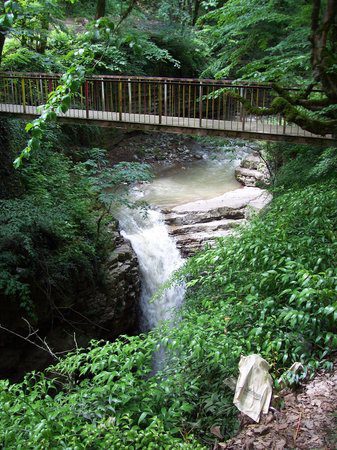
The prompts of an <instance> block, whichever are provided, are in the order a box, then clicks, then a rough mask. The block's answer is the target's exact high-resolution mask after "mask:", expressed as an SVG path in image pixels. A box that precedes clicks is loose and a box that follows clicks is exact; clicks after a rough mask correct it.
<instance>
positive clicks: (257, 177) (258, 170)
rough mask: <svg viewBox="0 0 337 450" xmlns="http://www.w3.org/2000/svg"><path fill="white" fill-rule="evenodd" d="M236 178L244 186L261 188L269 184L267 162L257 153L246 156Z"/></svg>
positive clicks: (237, 169)
mask: <svg viewBox="0 0 337 450" xmlns="http://www.w3.org/2000/svg"><path fill="white" fill-rule="evenodd" d="M235 178H236V179H237V180H238V181H239V182H240V183H241V184H242V185H243V186H258V185H259V186H261V185H266V184H268V181H269V172H268V169H267V167H266V164H265V162H264V161H263V160H262V159H261V157H260V156H259V154H258V153H257V152H253V153H251V154H249V155H248V156H246V157H245V158H244V159H243V160H242V161H241V164H240V166H239V167H237V168H236V169H235Z"/></svg>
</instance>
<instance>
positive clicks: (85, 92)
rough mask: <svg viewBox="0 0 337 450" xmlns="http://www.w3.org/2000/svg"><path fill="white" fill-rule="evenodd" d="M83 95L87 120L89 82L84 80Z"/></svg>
mask: <svg viewBox="0 0 337 450" xmlns="http://www.w3.org/2000/svg"><path fill="white" fill-rule="evenodd" d="M84 95H85V110H86V118H87V119H89V82H88V80H85V85H84Z"/></svg>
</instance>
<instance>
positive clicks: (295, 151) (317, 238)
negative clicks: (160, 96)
mask: <svg viewBox="0 0 337 450" xmlns="http://www.w3.org/2000/svg"><path fill="white" fill-rule="evenodd" d="M0 71H1V72H22V73H24V72H41V73H57V74H60V78H59V86H58V87H57V88H56V89H55V90H53V91H52V92H50V93H49V94H48V92H47V95H48V100H47V103H46V105H44V107H43V109H42V113H41V116H40V117H38V118H37V119H35V120H33V121H32V122H30V123H28V124H27V123H26V122H24V121H21V120H18V119H13V118H11V117H6V118H4V117H2V116H1V117H0V150H1V151H0V317H1V319H0V349H1V351H4V355H5V356H4V357H3V358H0V371H1V369H2V366H1V364H2V363H6V362H7V356H6V355H8V354H9V353H7V347H6V346H9V345H12V341H11V339H12V338H13V336H14V349H15V351H14V356H13V355H11V356H12V358H13V359H14V361H17V365H19V364H20V361H19V359H20V355H22V352H21V353H19V349H20V345H21V344H22V340H23V341H24V343H25V345H26V344H27V342H29V345H30V344H33V345H36V343H38V345H40V347H41V346H42V347H43V351H45V352H47V353H48V355H49V356H50V354H51V357H52V358H51V360H52V362H53V364H54V365H53V366H50V367H47V368H46V370H44V371H42V372H33V373H29V374H27V375H26V376H25V378H24V379H23V380H22V377H21V381H20V382H18V383H13V382H12V381H13V379H14V378H15V377H14V376H13V373H12V372H11V373H10V374H9V375H8V373H7V372H6V371H5V377H4V378H6V379H3V380H0V447H1V448H4V449H6V450H7V449H25V450H26V449H34V450H40V449H41V450H45V449H53V450H54V449H57V450H58V449H93V450H95V449H104V450H105V449H108V448H109V449H110V448H111V449H116V450H123V449H125V450H130V449H135V450H143V449H155V450H157V449H160V450H161V449H162V450H170V449H172V450H176V449H180V448H181V449H185V450H192V449H193V450H199V449H200V450H202V449H203V450H208V449H210V448H212V449H217V450H218V448H220V447H218V443H219V439H225V438H227V437H229V436H231V435H232V434H233V433H235V432H236V430H237V428H238V421H237V411H236V409H235V408H234V406H233V402H232V401H233V393H232V391H231V389H230V387H229V385H230V383H229V382H230V381H231V380H232V378H233V377H236V376H237V375H238V370H237V367H238V362H239V359H240V355H247V354H251V353H259V354H261V355H262V356H263V358H265V359H266V360H267V361H268V363H269V365H270V370H271V374H272V377H273V381H274V389H275V390H276V392H277V393H279V391H280V388H281V387H283V386H284V385H286V386H288V387H291V386H293V385H294V386H297V387H298V386H299V385H300V384H301V383H302V382H303V380H308V378H309V377H312V376H314V375H315V373H316V371H317V370H321V369H324V370H331V369H332V368H333V363H334V358H335V356H336V348H337V328H336V321H337V303H336V289H337V268H336V252H337V237H336V227H337V209H336V208H337V203H336V196H337V181H336V173H337V156H336V146H335V145H334V144H335V142H334V141H333V140H331V143H332V144H331V147H329V148H324V147H320V148H316V147H313V146H305V145H290V144H287V143H271V142H269V143H258V144H257V143H254V144H252V143H249V144H248V147H249V151H251V150H252V149H251V148H250V147H252V148H254V149H255V150H257V152H258V154H259V155H260V156H261V157H262V159H263V160H264V161H265V162H267V166H268V168H269V169H270V172H271V174H272V179H271V184H270V185H269V186H263V188H265V189H268V190H269V191H270V192H271V193H272V194H273V196H274V200H273V202H272V203H271V205H270V206H269V207H268V209H267V210H265V211H264V212H263V213H262V214H261V215H259V216H256V217H253V218H252V220H251V221H249V223H248V225H247V226H243V227H242V228H239V234H238V235H236V236H231V237H227V238H224V239H220V240H218V241H217V243H216V245H215V247H214V248H206V249H205V250H204V251H202V252H200V253H198V254H197V255H196V256H195V257H193V258H191V259H189V260H188V261H187V262H186V264H185V265H184V266H183V267H182V268H181V269H180V270H179V271H178V272H177V273H176V275H175V277H174V279H173V280H171V281H170V283H178V284H179V283H183V284H184V285H185V286H186V295H185V300H184V302H185V303H184V306H183V307H182V309H181V311H180V312H179V318H178V319H177V320H176V323H175V326H174V327H172V326H167V325H166V324H162V326H160V327H158V328H156V329H154V330H152V331H150V332H149V333H144V334H140V335H132V336H122V337H121V338H120V339H117V340H115V341H114V339H115V338H116V337H117V336H116V334H113V331H114V330H111V329H103V327H101V326H99V325H98V326H96V323H95V320H97V314H98V313H97V311H102V310H101V309H99V308H100V307H101V306H102V304H103V305H104V304H105V302H106V303H107V300H106V299H107V297H106V294H107V291H108V294H109V293H111V292H112V293H115V291H116V292H119V291H118V289H117V288H116V284H117V281H116V279H115V278H113V277H112V278H111V276H110V275H111V273H110V272H109V270H108V269H109V268H110V269H111V266H112V265H113V264H114V263H115V264H116V265H117V266H118V265H121V264H123V262H125V258H126V256H125V255H126V252H125V248H124V250H123V252H122V254H121V255H120V254H119V255H118V256H116V255H115V254H114V251H115V250H116V247H117V245H119V244H120V241H121V236H120V234H119V232H118V226H117V223H116V220H115V215H116V210H117V208H120V207H125V208H129V209H127V211H130V208H136V207H138V206H141V207H143V208H144V204H143V202H139V201H131V200H130V197H129V196H128V193H129V187H130V186H133V185H134V184H135V183H137V182H149V181H151V180H152V177H153V173H152V169H151V167H150V166H149V165H148V164H147V163H146V160H145V156H146V154H147V152H149V151H150V150H149V149H147V148H145V150H144V149H143V148H139V149H137V150H139V152H138V153H137V161H136V160H135V161H131V162H130V161H129V160H128V162H125V161H124V160H123V161H119V162H118V163H116V161H115V159H114V157H115V156H116V155H115V150H116V145H117V144H116V142H117V141H119V140H120V139H121V140H123V139H125V140H127V139H128V138H129V137H130V136H131V135H132V133H131V132H130V133H126V135H125V136H124V135H122V137H121V136H120V134H118V133H119V132H118V131H116V130H112V131H111V130H110V131H109V132H108V133H107V134H105V132H103V131H102V129H99V128H96V127H89V126H85V125H84V126H73V125H64V124H61V123H58V122H57V113H59V112H63V113H64V112H66V111H67V110H68V108H69V106H70V104H71V101H72V99H73V98H75V97H76V96H78V95H79V92H80V89H81V86H82V85H83V81H84V80H85V77H86V76H87V75H93V74H94V75H99V74H108V75H138V76H142V77H143V76H163V77H195V78H198V77H200V78H206V77H207V78H211V79H224V80H234V81H235V82H240V83H242V84H244V83H254V84H259V83H268V84H270V85H271V87H272V92H273V94H272V102H271V106H270V107H268V108H262V107H253V106H252V105H251V104H250V103H248V102H247V100H246V99H245V98H243V97H242V96H241V95H240V94H239V92H238V91H237V92H234V91H231V92H229V91H228V92H227V90H226V88H225V87H224V88H223V92H224V93H225V94H226V95H228V96H229V97H230V96H233V97H235V99H236V100H238V101H239V102H241V104H242V105H243V106H244V108H245V109H246V110H247V111H248V112H249V113H252V115H253V116H254V118H255V119H258V116H260V115H261V116H268V115H270V116H273V115H281V116H282V118H283V119H284V123H294V124H297V125H299V126H300V127H301V128H303V129H304V130H307V131H310V132H312V133H315V134H317V135H321V136H326V135H332V136H333V137H336V136H337V1H336V0H157V1H156V0H0ZM289 87H294V88H296V89H294V90H292V91H289V90H287V88H289ZM47 91H48V89H47ZM241 104H240V108H241ZM27 132H28V139H29V140H28V144H27V143H26V141H27ZM158 141H159V139H158ZM206 142H207V145H208V143H209V142H211V141H208V140H206ZM221 142H222V143H221V146H222V147H223V146H225V147H226V148H227V147H230V148H233V147H234V149H235V151H236V150H237V149H238V148H239V149H240V148H241V147H244V145H243V144H242V143H240V142H235V143H234V144H233V143H232V142H225V143H224V142H223V141H221ZM194 144H196V142H194ZM240 146H241V147H240ZM130 147H132V144H130ZM244 148H245V147H244ZM22 149H24V150H22ZM158 149H159V150H158ZM227 149H228V148H227ZM133 150H134V149H133ZM152 150H153V149H152ZM156 152H159V153H160V145H159V144H158V148H157V147H156V148H155V149H154V153H156ZM18 155H19V156H18ZM159 156H162V155H159ZM15 158H16V159H15ZM164 159H165V155H164ZM13 161H14V165H13ZM160 161H161V159H160V157H158V159H156V160H155V163H156V164H158V162H160ZM196 162H197V163H198V161H194V163H196ZM182 170H185V168H184V169H182ZM186 173H187V172H186ZM241 191H242V190H241ZM143 213H144V216H145V217H146V211H145V212H144V211H143ZM240 217H241V216H240ZM249 217H250V216H249ZM245 220H246V217H245V218H244V221H245ZM116 235H117V237H116ZM114 236H115V237H114ZM123 242H124V241H123ZM124 244H125V242H124ZM124 244H123V245H124ZM129 269H130V267H129ZM128 276H129V278H128V281H127V283H126V284H129V285H131V284H132V281H134V280H133V278H134V272H130V274H129V275H128ZM137 282H138V281H137ZM118 286H119V285H118ZM115 288H116V289H115ZM118 288H119V287H118ZM138 288H139V286H138ZM166 288H167V286H166V285H165V286H164V287H163V288H162V289H166ZM118 295H119V294H118ZM158 295H160V293H159V294H158ZM154 301H155V299H154ZM123 302H124V299H122V300H121V303H123ZM117 303H118V302H117ZM123 307H125V304H122V305H120V304H117V306H116V305H115V304H114V308H115V309H113V311H112V312H111V311H110V313H111V316H113V318H115V315H116V314H117V317H119V316H118V313H119V311H120V310H119V308H120V309H123ZM96 308H98V309H96ZM89 310H90V311H89ZM103 310H104V309H103ZM104 311H105V310H104ZM95 314H96V316H95ZM128 314H129V311H128V310H127V314H126V315H128ZM129 315H130V314H129ZM22 318H23V319H24V320H23V319H22ZM6 320H7V322H4V321H6ZM23 321H24V323H23ZM27 323H28V324H29V334H28V338H29V339H28V338H27V337H25V336H24V332H25V331H26V325H27ZM60 324H61V325H62V327H65V329H66V331H67V333H68V334H67V336H68V337H69V336H70V337H71V338H73V337H74V339H73V340H72V343H73V341H74V342H75V344H76V345H75V346H74V347H72V348H73V349H74V350H73V351H72V352H71V353H70V354H68V355H67V356H66V355H65V353H66V352H65V350H69V347H67V348H65V347H64V348H62V351H61V355H59V354H57V355H56V354H55V353H53V352H51V349H50V348H49V347H48V343H46V341H44V339H43V338H41V339H39V334H38V332H37V329H38V328H39V329H40V330H41V333H47V332H48V330H49V331H50V329H52V330H53V327H54V326H55V327H57V326H59V325H60ZM83 324H84V325H83ZM88 324H89V325H88ZM110 325H111V323H110V322H109V326H110ZM69 326H70V328H69ZM67 327H68V328H67ZM81 327H84V328H85V332H87V329H88V327H89V330H90V333H92V330H93V329H94V330H95V334H91V335H90V336H91V337H90V336H89V338H87V339H86V340H83V347H85V346H86V345H87V346H88V347H86V348H85V349H82V348H80V347H81V346H82V342H80V343H79V345H78V343H77V341H76V336H77V333H78V331H79V330H80V333H79V334H80V335H81V332H82V331H83V328H81ZM69 330H70V331H69ZM97 330H98V331H97ZM122 330H123V333H124V332H127V333H129V331H130V329H129V328H127V327H126V326H125V327H124V328H122ZM131 331H132V333H134V332H135V330H134V329H132V330H131ZM90 333H89V334H90ZM132 333H131V332H130V334H132ZM75 335H76V336H75ZM120 335H121V332H119V333H118V336H120ZM92 337H95V339H96V340H94V341H92V342H91V344H90V345H89V341H90V339H91V338H92ZM27 339H28V340H27ZM99 339H103V341H100V340H99ZM67 342H68V341H67ZM9 343H10V344H9ZM24 348H27V347H24ZM29 348H30V347H29ZM162 349H165V351H166V352H167V353H166V354H165V355H164V356H165V358H164V364H163V365H162V366H161V367H160V370H157V371H154V370H153V355H154V353H155V352H159V353H160V351H161V350H162ZM23 351H25V350H23ZM164 353H165V352H164ZM18 355H19V356H18ZM15 358H16V359H15ZM8 359H9V360H10V358H8ZM9 362H12V361H9ZM299 362H300V363H301V370H300V372H299V373H293V372H291V371H289V368H290V367H291V366H292V365H293V364H294V363H299ZM12 366H13V365H12ZM14 366H15V364H14ZM46 366H47V365H45V366H44V367H46ZM11 370H12V369H11ZM7 375H8V376H7ZM16 375H17V374H16V373H15V376H16ZM21 375H22V374H21ZM10 377H11V378H12V380H11V381H9V378H10ZM7 378H8V379H7ZM19 378H20V377H19ZM17 379H18V378H15V380H17ZM276 398H278V397H277V396H276ZM280 403H281V402H279V403H276V407H277V408H280V407H281V405H280ZM298 426H299V425H298ZM214 431H215V433H214ZM219 445H220V444H219Z"/></svg>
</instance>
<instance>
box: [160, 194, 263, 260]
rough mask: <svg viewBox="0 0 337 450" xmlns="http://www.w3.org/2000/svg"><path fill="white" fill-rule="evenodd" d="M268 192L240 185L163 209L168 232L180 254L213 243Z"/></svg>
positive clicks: (244, 218)
mask: <svg viewBox="0 0 337 450" xmlns="http://www.w3.org/2000/svg"><path fill="white" fill-rule="evenodd" d="M271 199H272V196H271V194H270V193H269V192H268V191H266V190H265V189H260V188H257V187H243V188H241V189H236V190H234V191H231V192H226V193H225V194H223V195H221V196H219V197H215V198H212V199H210V200H198V201H196V202H191V203H186V204H184V205H180V206H176V207H175V208H173V209H172V210H166V211H163V212H164V215H165V222H166V224H167V225H168V226H169V232H170V234H171V235H172V236H173V237H174V238H175V240H176V243H177V247H178V248H179V250H180V252H181V254H182V256H183V257H188V256H191V255H193V254H194V253H196V252H197V251H199V250H201V249H202V248H204V247H205V246H206V245H210V246H212V245H214V244H215V242H216V240H217V238H221V237H225V236H229V235H231V234H233V232H234V230H235V229H236V228H237V227H238V226H240V225H242V224H244V223H245V222H246V221H247V219H249V218H250V217H251V215H252V214H253V213H255V212H258V211H260V210H261V209H262V208H264V207H265V206H266V205H268V203H269V202H270V201H271Z"/></svg>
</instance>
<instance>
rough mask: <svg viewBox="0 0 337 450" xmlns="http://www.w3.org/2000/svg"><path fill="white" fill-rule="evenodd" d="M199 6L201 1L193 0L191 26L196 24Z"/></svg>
mask: <svg viewBox="0 0 337 450" xmlns="http://www.w3.org/2000/svg"><path fill="white" fill-rule="evenodd" d="M200 5H201V0H194V8H193V16H192V25H193V26H194V25H195V24H196V23H197V20H198V16H199V10H200Z"/></svg>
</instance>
